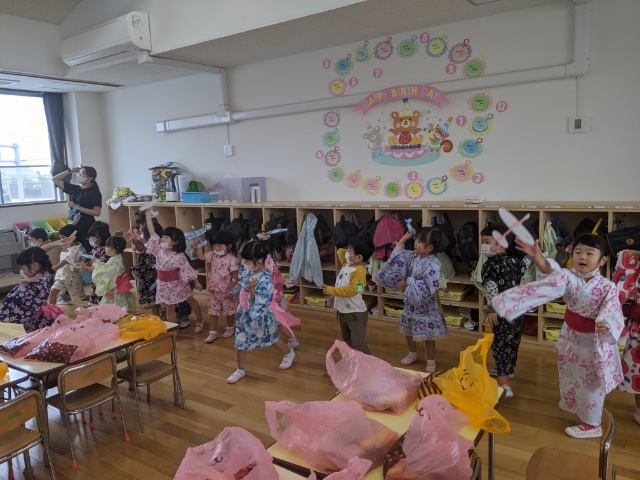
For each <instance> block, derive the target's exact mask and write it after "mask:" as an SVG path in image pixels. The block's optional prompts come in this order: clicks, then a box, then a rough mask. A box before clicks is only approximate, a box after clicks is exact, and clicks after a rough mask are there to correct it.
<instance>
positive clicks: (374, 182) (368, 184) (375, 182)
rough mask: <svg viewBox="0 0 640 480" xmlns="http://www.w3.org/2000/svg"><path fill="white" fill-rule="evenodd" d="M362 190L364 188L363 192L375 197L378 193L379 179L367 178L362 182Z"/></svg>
mask: <svg viewBox="0 0 640 480" xmlns="http://www.w3.org/2000/svg"><path fill="white" fill-rule="evenodd" d="M362 188H364V191H365V192H367V193H368V194H369V195H377V194H378V193H380V177H375V178H367V179H366V180H365V181H364V183H363V185H362Z"/></svg>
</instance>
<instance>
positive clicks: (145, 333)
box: [118, 315, 167, 340]
mask: <svg viewBox="0 0 640 480" xmlns="http://www.w3.org/2000/svg"><path fill="white" fill-rule="evenodd" d="M118 323H120V322H118ZM119 326H120V338H122V339H123V340H151V339H152V338H156V337H159V336H160V335H163V334H165V333H167V325H166V324H165V323H164V322H163V321H162V320H160V317H158V316H156V315H138V316H137V317H131V320H130V321H128V322H127V323H124V324H123V325H119Z"/></svg>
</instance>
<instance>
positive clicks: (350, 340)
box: [322, 236, 375, 355]
mask: <svg viewBox="0 0 640 480" xmlns="http://www.w3.org/2000/svg"><path fill="white" fill-rule="evenodd" d="M374 250H375V249H374V247H373V242H372V241H371V239H370V238H369V237H365V236H362V237H354V238H352V239H351V240H349V243H348V248H346V249H345V248H340V249H339V250H338V259H339V260H340V264H341V265H342V269H341V270H340V273H339V274H338V278H336V286H335V287H329V286H327V285H324V284H323V285H322V293H324V294H325V295H330V296H333V297H335V301H334V308H335V309H336V310H337V311H338V319H339V321H340V332H341V334H342V339H343V340H344V341H345V342H346V343H347V345H349V346H350V347H351V348H354V349H355V350H359V351H361V352H363V353H366V354H368V355H371V350H369V346H368V345H367V343H366V342H365V337H366V335H367V320H368V317H369V312H368V310H367V306H366V305H365V303H364V300H363V299H362V293H363V292H364V291H365V288H366V286H367V279H366V275H367V271H366V265H367V261H368V260H369V258H370V257H371V255H373V252H374Z"/></svg>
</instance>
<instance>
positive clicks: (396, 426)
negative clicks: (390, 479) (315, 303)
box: [267, 368, 504, 480]
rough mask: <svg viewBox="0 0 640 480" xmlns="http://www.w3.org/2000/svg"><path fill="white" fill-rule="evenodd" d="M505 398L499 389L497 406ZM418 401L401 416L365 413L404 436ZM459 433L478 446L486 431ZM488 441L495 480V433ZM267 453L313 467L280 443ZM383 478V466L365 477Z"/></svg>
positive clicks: (467, 427)
mask: <svg viewBox="0 0 640 480" xmlns="http://www.w3.org/2000/svg"><path fill="white" fill-rule="evenodd" d="M398 370H401V371H404V372H408V373H413V374H415V373H418V374H420V375H422V376H423V377H426V376H427V375H428V374H427V373H424V372H416V371H414V370H407V369H404V368H399V369H398ZM503 397H504V390H503V389H502V388H501V387H498V398H496V405H497V404H498V403H499V401H500V399H502V398H503ZM333 400H346V398H345V397H344V395H342V394H338V395H336V396H335V397H334V398H333V399H332V401H333ZM418 401H419V400H416V401H415V402H414V403H413V405H411V406H410V407H409V408H407V409H406V410H405V411H404V412H402V413H401V414H400V415H391V414H389V413H382V412H373V411H371V410H364V413H365V414H366V415H367V417H369V418H371V419H372V420H375V421H377V422H380V423H381V424H383V425H384V426H386V427H388V428H390V429H391V430H393V431H394V432H397V433H399V434H400V435H402V434H404V433H405V432H406V431H407V430H408V429H409V425H410V424H411V420H412V419H413V416H414V414H415V413H416V406H417V404H418ZM458 433H459V434H460V436H462V437H464V438H466V439H467V440H471V441H472V442H473V443H474V445H475V446H477V445H478V443H479V442H480V440H481V439H482V435H483V434H484V430H480V429H479V428H477V427H475V426H473V425H471V424H470V423H467V424H466V425H465V426H464V427H462V429H461V430H460V431H459V432H458ZM488 440H489V452H488V456H489V461H488V465H487V469H488V471H489V479H490V480H493V478H494V449H495V438H494V434H493V433H489V437H488ZM267 451H268V452H269V453H270V454H271V456H272V457H273V459H274V464H277V463H278V462H280V466H283V467H285V468H286V467H288V465H287V464H293V466H294V467H296V466H297V467H302V468H303V469H309V470H310V469H311V466H310V465H309V464H308V463H307V461H306V460H305V459H304V458H303V457H302V456H300V455H299V454H297V453H292V452H290V451H289V450H287V449H286V448H284V447H283V446H282V445H280V444H279V443H278V442H276V443H274V444H273V445H271V446H270V447H269V448H268V449H267ZM301 471H302V470H301ZM294 475H298V476H292V477H285V478H293V479H295V478H307V476H308V474H307V476H304V475H300V474H297V473H294ZM281 478H283V477H281ZM383 478H384V476H383V474H382V466H379V467H378V468H375V469H374V470H371V471H370V472H369V473H367V475H366V476H365V480H383Z"/></svg>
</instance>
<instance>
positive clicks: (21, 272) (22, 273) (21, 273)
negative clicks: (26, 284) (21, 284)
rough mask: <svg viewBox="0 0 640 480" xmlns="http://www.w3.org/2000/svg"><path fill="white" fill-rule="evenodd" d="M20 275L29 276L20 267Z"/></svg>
mask: <svg viewBox="0 0 640 480" xmlns="http://www.w3.org/2000/svg"><path fill="white" fill-rule="evenodd" d="M20 276H21V277H22V278H29V275H27V274H26V273H24V272H23V271H22V269H20Z"/></svg>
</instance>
